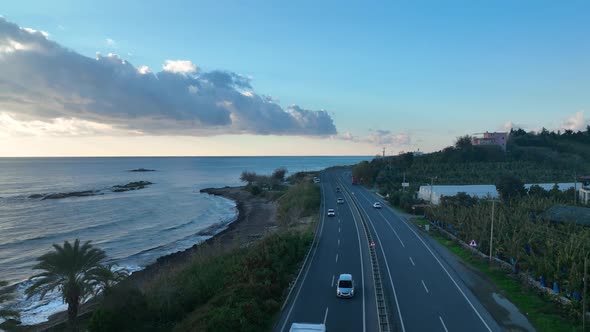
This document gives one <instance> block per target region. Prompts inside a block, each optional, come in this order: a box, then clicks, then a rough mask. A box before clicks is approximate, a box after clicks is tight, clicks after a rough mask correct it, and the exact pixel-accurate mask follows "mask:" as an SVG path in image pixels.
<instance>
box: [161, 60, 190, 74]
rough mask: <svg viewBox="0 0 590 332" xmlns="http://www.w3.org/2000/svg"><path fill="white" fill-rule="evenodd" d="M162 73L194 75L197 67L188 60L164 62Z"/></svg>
mask: <svg viewBox="0 0 590 332" xmlns="http://www.w3.org/2000/svg"><path fill="white" fill-rule="evenodd" d="M163 69H164V71H167V72H169V73H174V74H194V73H196V72H197V66H196V65H195V64H194V63H192V62H190V61H188V60H166V63H165V64H164V67H163Z"/></svg>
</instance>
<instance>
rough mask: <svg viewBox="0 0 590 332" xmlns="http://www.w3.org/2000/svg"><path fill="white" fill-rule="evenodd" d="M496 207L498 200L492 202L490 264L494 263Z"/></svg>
mask: <svg viewBox="0 0 590 332" xmlns="http://www.w3.org/2000/svg"><path fill="white" fill-rule="evenodd" d="M495 207H496V200H492V228H491V230H490V263H491V262H492V247H493V244H494V208H495Z"/></svg>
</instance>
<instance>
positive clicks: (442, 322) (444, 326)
mask: <svg viewBox="0 0 590 332" xmlns="http://www.w3.org/2000/svg"><path fill="white" fill-rule="evenodd" d="M438 319H440V323H441V324H442V326H443V329H445V331H446V332H449V330H447V326H446V325H445V322H444V321H443V320H442V317H441V316H438ZM325 322H326V321H325V320H324V323H325Z"/></svg>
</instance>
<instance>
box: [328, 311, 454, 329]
mask: <svg viewBox="0 0 590 332" xmlns="http://www.w3.org/2000/svg"><path fill="white" fill-rule="evenodd" d="M326 319H328V307H326V313H325V314H324V325H326ZM443 325H444V324H443ZM445 330H446V329H445ZM447 332H448V331H447Z"/></svg>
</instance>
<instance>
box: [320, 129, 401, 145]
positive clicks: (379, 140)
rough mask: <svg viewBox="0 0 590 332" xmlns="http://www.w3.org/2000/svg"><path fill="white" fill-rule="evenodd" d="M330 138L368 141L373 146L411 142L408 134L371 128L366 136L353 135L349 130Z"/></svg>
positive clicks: (360, 141)
mask: <svg viewBox="0 0 590 332" xmlns="http://www.w3.org/2000/svg"><path fill="white" fill-rule="evenodd" d="M332 138H335V139H339V140H344V141H351V142H359V143H368V144H372V145H375V146H383V145H394V146H404V145H406V146H407V145H411V144H412V137H411V136H410V134H408V133H393V132H391V131H389V130H371V131H370V132H369V134H368V135H367V136H354V135H353V134H351V133H350V132H345V133H343V134H339V135H335V136H332Z"/></svg>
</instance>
